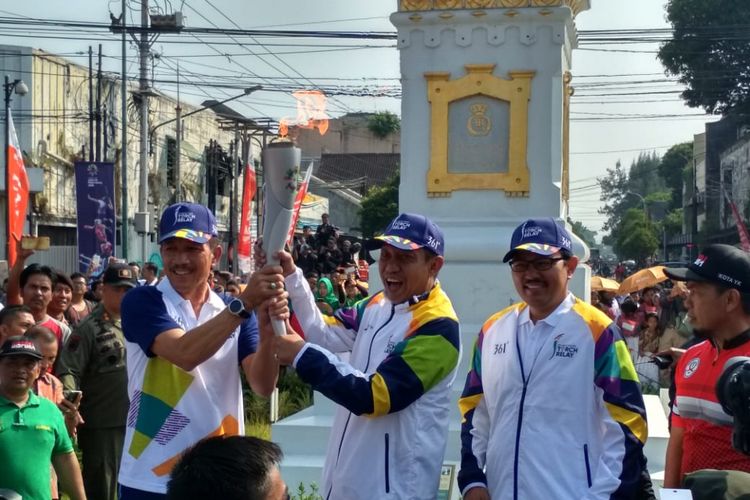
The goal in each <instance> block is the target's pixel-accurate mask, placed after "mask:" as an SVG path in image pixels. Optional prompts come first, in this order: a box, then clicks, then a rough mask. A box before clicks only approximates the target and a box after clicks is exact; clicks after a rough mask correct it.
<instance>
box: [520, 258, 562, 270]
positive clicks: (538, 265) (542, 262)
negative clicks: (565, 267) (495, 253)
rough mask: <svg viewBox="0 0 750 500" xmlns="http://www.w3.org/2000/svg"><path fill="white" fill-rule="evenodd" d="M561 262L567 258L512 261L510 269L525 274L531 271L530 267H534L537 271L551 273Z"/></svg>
mask: <svg viewBox="0 0 750 500" xmlns="http://www.w3.org/2000/svg"><path fill="white" fill-rule="evenodd" d="M560 260H567V259H566V258H565V257H556V258H544V259H535V260H512V261H510V269H511V271H513V272H514V273H524V272H526V271H528V270H529V267H533V268H534V270H535V271H549V270H550V269H552V266H554V265H555V263H556V262H558V261H560Z"/></svg>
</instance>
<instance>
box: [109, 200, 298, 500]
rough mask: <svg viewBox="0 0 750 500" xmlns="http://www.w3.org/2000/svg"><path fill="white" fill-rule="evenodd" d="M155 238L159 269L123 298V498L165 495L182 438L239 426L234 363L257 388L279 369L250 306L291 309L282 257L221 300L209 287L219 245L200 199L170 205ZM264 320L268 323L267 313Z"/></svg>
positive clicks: (282, 314)
mask: <svg viewBox="0 0 750 500" xmlns="http://www.w3.org/2000/svg"><path fill="white" fill-rule="evenodd" d="M159 245H160V252H161V258H162V261H163V263H164V272H165V278H164V279H163V280H162V281H161V282H159V284H158V285H157V286H147V287H137V288H135V289H133V290H131V291H130V292H128V293H127V294H126V295H125V297H124V299H123V301H122V306H121V315H122V330H123V333H124V335H125V339H126V351H127V369H128V396H129V398H130V408H129V412H128V419H127V428H126V431H125V445H124V448H123V456H122V464H121V467H120V475H119V482H120V485H121V496H120V499H121V500H133V499H152V498H165V494H166V491H167V481H168V479H169V473H170V471H171V470H172V467H174V465H175V464H176V463H177V461H178V460H179V458H180V457H181V455H182V453H183V452H184V451H185V450H186V449H187V448H189V447H190V446H192V445H194V444H195V443H196V442H198V441H199V440H201V439H203V438H207V437H211V436H218V435H242V434H244V421H245V418H244V412H243V409H242V389H241V386H240V370H238V366H240V367H241V368H242V372H243V373H244V375H245V378H246V379H247V381H248V382H249V384H250V387H251V388H252V389H253V391H255V392H256V393H258V394H261V395H264V396H267V395H269V394H270V393H271V392H272V391H273V389H274V386H275V385H276V379H277V376H278V363H277V361H276V360H275V359H274V356H273V354H274V349H273V346H272V345H271V344H272V342H270V341H268V340H263V339H260V342H259V339H258V329H259V328H258V323H257V322H256V319H255V316H254V314H253V312H252V311H253V309H255V308H258V307H260V306H261V305H263V309H264V312H270V313H271V314H273V316H274V317H276V318H277V319H282V320H283V319H285V318H286V317H287V316H288V310H287V309H286V292H284V289H283V279H284V278H283V276H282V275H281V271H282V269H281V267H279V266H275V267H271V266H269V267H266V268H264V269H262V270H260V271H259V272H257V273H255V274H254V275H253V276H252V277H251V279H250V282H249V283H248V285H247V287H246V288H245V290H244V291H243V292H242V293H241V294H240V295H239V297H237V298H233V299H232V300H231V301H230V302H229V304H228V305H227V304H225V303H224V301H222V299H221V298H219V296H218V295H217V294H215V293H214V292H213V291H211V290H210V288H209V285H208V275H209V273H210V272H211V269H212V267H213V265H214V264H216V262H217V261H218V260H219V257H220V256H221V246H220V245H219V240H218V232H217V229H216V220H215V218H214V215H213V214H212V213H211V211H210V210H209V209H207V208H206V207H204V206H202V205H197V204H194V203H177V204H174V205H171V206H170V207H167V209H166V210H165V211H164V213H163V214H162V217H161V222H160V224H159ZM264 328H267V329H269V330H270V328H271V327H270V324H269V323H268V317H267V315H265V314H264V315H261V324H260V330H261V331H262V330H263V329H264ZM272 336H273V334H272V333H271V334H270V336H269V335H267V336H265V337H264V338H265V339H268V338H269V337H272Z"/></svg>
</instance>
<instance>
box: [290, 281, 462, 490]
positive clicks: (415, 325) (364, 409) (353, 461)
mask: <svg viewBox="0 0 750 500" xmlns="http://www.w3.org/2000/svg"><path fill="white" fill-rule="evenodd" d="M286 284H287V289H288V290H289V294H290V299H291V303H292V307H293V309H294V313H295V315H296V316H297V317H298V320H299V322H300V324H301V326H302V329H303V331H304V333H305V336H306V339H307V340H308V341H309V342H310V343H308V344H306V345H305V347H304V348H303V350H302V351H301V352H300V353H299V355H298V356H297V358H296V359H295V362H294V366H295V367H296V369H297V372H298V373H299V375H300V377H301V378H302V379H303V380H305V381H306V382H308V383H310V384H311V385H312V386H313V388H314V389H315V390H317V391H319V392H321V393H322V394H324V395H325V396H327V397H329V398H330V399H332V400H334V401H335V402H336V403H338V404H339V405H340V407H339V408H337V410H336V415H335V418H334V422H333V427H332V429H331V437H330V441H329V443H328V452H327V455H326V461H325V466H324V470H323V481H322V486H321V493H322V495H323V498H325V499H331V500H367V499H372V500H385V499H399V500H407V499H433V498H435V496H436V494H437V489H438V482H439V478H440V468H441V465H442V461H443V455H444V453H445V445H446V441H447V437H448V419H449V405H450V387H451V385H452V383H453V380H454V379H455V375H456V368H457V366H458V362H459V359H460V346H461V342H460V338H459V328H458V320H457V318H456V313H455V312H454V310H453V307H452V306H451V303H450V300H449V299H448V297H447V295H445V293H444V292H443V291H442V289H441V288H440V286H439V285H437V284H436V285H435V287H434V288H433V289H432V291H431V292H430V293H429V294H425V296H423V297H414V298H413V299H412V300H410V301H409V302H407V303H403V304H397V305H394V304H391V303H390V302H389V301H388V300H387V299H386V298H385V296H384V295H383V293H382V292H380V293H377V294H375V295H373V296H371V297H368V298H366V299H364V300H363V301H361V302H359V303H358V304H356V305H355V306H354V307H352V308H346V309H341V310H339V311H337V313H336V315H335V316H334V317H331V316H326V317H324V316H322V315H321V313H320V312H319V311H318V308H317V307H316V305H315V302H314V300H313V297H312V294H311V293H310V290H309V287H308V284H307V282H306V281H305V279H304V278H303V277H302V273H301V271H299V270H298V271H297V273H296V274H294V275H292V276H289V277H288V278H287V279H286ZM332 352H351V356H350V358H349V362H348V363H346V362H343V361H341V360H340V359H339V358H337V357H336V356H335V355H334V354H332Z"/></svg>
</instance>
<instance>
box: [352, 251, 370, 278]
mask: <svg viewBox="0 0 750 500" xmlns="http://www.w3.org/2000/svg"><path fill="white" fill-rule="evenodd" d="M361 252H362V245H360V244H359V243H354V244H353V245H352V253H353V254H354V255H356V256H357V278H358V279H359V280H360V281H364V282H367V281H370V265H369V264H368V263H367V260H365V259H364V258H363V255H362V253H361Z"/></svg>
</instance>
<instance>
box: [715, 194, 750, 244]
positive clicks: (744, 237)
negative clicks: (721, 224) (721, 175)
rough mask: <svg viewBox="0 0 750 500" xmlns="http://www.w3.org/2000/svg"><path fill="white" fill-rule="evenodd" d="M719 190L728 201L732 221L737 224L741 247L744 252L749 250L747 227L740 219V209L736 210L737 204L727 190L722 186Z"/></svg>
mask: <svg viewBox="0 0 750 500" xmlns="http://www.w3.org/2000/svg"><path fill="white" fill-rule="evenodd" d="M721 191H722V192H723V193H724V198H726V200H727V203H729V208H730V209H731V210H732V215H733V216H734V223H735V224H736V225H737V233H738V234H739V235H740V244H741V245H742V249H743V250H744V251H746V252H750V236H748V233H747V227H746V226H745V222H744V221H743V220H742V216H741V215H740V211H739V210H737V205H735V204H734V202H733V201H732V199H731V198H730V197H729V195H728V194H727V192H726V191H724V189H723V188H722V190H721Z"/></svg>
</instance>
